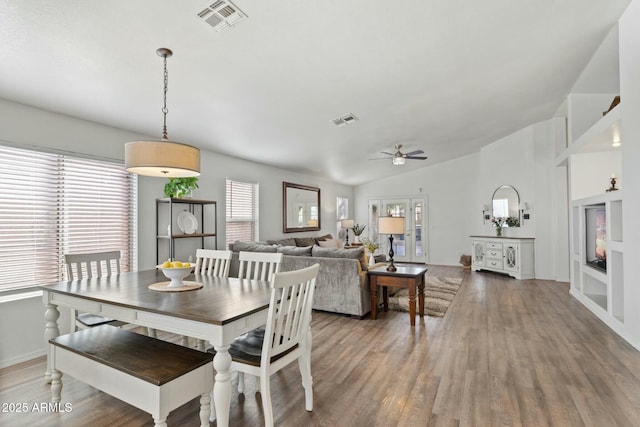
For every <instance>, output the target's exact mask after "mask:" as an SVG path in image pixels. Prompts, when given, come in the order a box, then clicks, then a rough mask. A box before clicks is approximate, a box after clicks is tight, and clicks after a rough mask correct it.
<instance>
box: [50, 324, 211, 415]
mask: <svg viewBox="0 0 640 427" xmlns="http://www.w3.org/2000/svg"><path fill="white" fill-rule="evenodd" d="M49 346H50V347H49V357H50V359H51V368H52V374H51V379H52V381H51V393H52V400H53V402H60V398H61V397H60V394H61V391H62V381H61V378H62V373H65V374H68V375H70V376H72V377H74V378H76V379H78V380H79V381H82V382H84V383H87V384H89V385H91V386H93V387H95V388H97V389H99V390H102V391H103V392H105V393H108V394H110V395H112V396H114V397H116V398H118V399H120V400H122V401H124V402H127V403H129V404H130V405H133V406H135V407H137V408H140V409H142V410H143V411H145V412H148V413H149V414H151V415H152V416H153V419H154V421H155V425H156V426H166V425H167V422H166V420H167V416H168V415H169V412H171V411H172V410H174V409H176V408H177V407H179V406H182V405H183V404H185V403H187V402H189V401H190V400H192V399H194V398H196V397H198V396H200V425H201V426H203V427H204V426H207V427H208V426H209V414H210V410H209V403H210V399H211V395H210V393H211V389H212V388H213V363H212V360H213V355H212V354H208V353H204V352H200V351H196V350H193V349H190V348H187V347H182V346H179V345H176V344H172V343H169V342H166V341H161V340H158V339H155V338H151V337H148V336H145V335H140V334H136V333H135V332H131V331H127V330H124V329H120V328H116V327H113V326H109V325H103V326H97V327H94V328H90V329H85V330H82V331H79V332H74V333H71V334H68V335H64V336H59V337H56V338H54V339H51V340H49Z"/></svg>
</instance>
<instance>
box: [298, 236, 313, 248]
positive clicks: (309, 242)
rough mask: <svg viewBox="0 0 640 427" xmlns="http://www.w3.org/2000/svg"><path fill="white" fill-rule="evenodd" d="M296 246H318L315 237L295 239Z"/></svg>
mask: <svg viewBox="0 0 640 427" xmlns="http://www.w3.org/2000/svg"><path fill="white" fill-rule="evenodd" d="M294 239H295V240H296V246H313V245H315V244H316V238H315V237H294Z"/></svg>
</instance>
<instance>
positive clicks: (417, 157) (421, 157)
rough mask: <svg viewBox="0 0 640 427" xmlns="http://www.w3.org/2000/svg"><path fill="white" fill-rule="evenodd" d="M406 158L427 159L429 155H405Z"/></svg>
mask: <svg viewBox="0 0 640 427" xmlns="http://www.w3.org/2000/svg"><path fill="white" fill-rule="evenodd" d="M405 158H407V159H411V160H427V159H428V157H424V156H409V155H407V156H405Z"/></svg>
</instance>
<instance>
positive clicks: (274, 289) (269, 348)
mask: <svg viewBox="0 0 640 427" xmlns="http://www.w3.org/2000/svg"><path fill="white" fill-rule="evenodd" d="M319 268H320V265H319V264H314V265H312V266H310V267H307V268H304V269H301V270H295V271H287V272H283V273H275V274H274V276H273V279H272V280H271V299H270V301H269V312H268V316H267V325H266V327H265V329H264V335H263V336H262V339H257V336H258V335H257V334H251V333H247V334H245V335H242V336H240V337H238V338H237V339H236V340H235V341H234V342H233V343H231V346H230V347H229V354H230V355H231V369H232V370H236V371H238V373H246V374H249V375H255V376H257V377H259V378H260V386H261V389H262V391H261V394H262V409H263V412H264V422H265V426H267V427H270V426H273V408H272V405H271V387H270V378H271V375H273V374H275V373H276V372H278V371H280V370H281V369H283V368H284V367H286V366H287V365H289V364H290V363H292V362H294V361H298V367H299V369H300V375H301V377H302V386H303V388H304V393H305V408H306V410H307V411H312V410H313V377H312V376H311V344H312V339H311V307H312V305H313V294H314V291H315V284H316V277H317V276H318V270H319ZM265 338H266V339H265ZM212 410H213V404H212ZM212 413H213V412H212Z"/></svg>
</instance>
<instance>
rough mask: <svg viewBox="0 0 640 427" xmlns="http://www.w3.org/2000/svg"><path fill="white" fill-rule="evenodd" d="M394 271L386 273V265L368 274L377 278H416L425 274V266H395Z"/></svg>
mask: <svg viewBox="0 0 640 427" xmlns="http://www.w3.org/2000/svg"><path fill="white" fill-rule="evenodd" d="M395 266H396V271H387V265H386V264H385V265H381V266H380V267H376V268H373V269H371V270H369V274H373V275H377V276H394V277H418V276H420V275H421V274H424V273H426V272H427V270H428V268H427V266H426V265H418V264H395Z"/></svg>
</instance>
